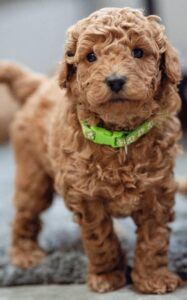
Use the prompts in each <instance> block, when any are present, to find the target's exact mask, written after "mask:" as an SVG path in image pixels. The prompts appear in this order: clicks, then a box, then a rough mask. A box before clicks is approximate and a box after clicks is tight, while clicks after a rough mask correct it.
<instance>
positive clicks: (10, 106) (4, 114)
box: [0, 84, 18, 144]
mask: <svg viewBox="0 0 187 300" xmlns="http://www.w3.org/2000/svg"><path fill="white" fill-rule="evenodd" d="M0 108H1V109H0V144H1V143H4V142H6V141H7V140H8V139H9V128H10V124H11V122H12V120H13V118H14V116H15V114H16V111H17V110H18V105H17V104H16V103H15V101H14V99H13V97H12V95H11V93H10V91H9V90H8V89H7V86H6V85H4V84H1V85H0Z"/></svg>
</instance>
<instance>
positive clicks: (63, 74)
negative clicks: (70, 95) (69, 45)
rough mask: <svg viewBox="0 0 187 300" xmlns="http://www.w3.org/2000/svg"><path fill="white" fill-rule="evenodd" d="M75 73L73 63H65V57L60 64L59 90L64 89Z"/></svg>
mask: <svg viewBox="0 0 187 300" xmlns="http://www.w3.org/2000/svg"><path fill="white" fill-rule="evenodd" d="M66 55H67V54H66ZM66 55H65V56H66ZM75 72H76V67H75V66H74V64H73V62H72V63H70V62H67V60H66V57H65V58H64V59H63V60H62V62H61V64H60V72H59V77H58V80H59V86H60V87H61V88H66V87H67V85H68V82H69V81H70V80H71V78H72V77H73V75H74V74H75Z"/></svg>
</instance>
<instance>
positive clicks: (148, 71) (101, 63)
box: [59, 8, 181, 128]
mask: <svg viewBox="0 0 187 300" xmlns="http://www.w3.org/2000/svg"><path fill="white" fill-rule="evenodd" d="M180 78H181V71H180V66H179V62H178V58H177V55H176V52H175V50H174V49H173V48H172V46H171V45H170V43H169V41H168V39H167V37H166V35H165V32H164V27H163V26H162V25H160V24H159V18H158V17H156V16H149V17H145V16H144V15H143V14H142V12H141V11H140V10H135V9H130V8H107V9H106V8H105V9H101V10H99V11H97V12H95V13H93V14H91V15H90V16H89V17H88V18H85V19H83V20H81V21H79V22H78V23H77V24H76V25H74V26H73V27H71V28H70V30H69V32H68V40H67V43H66V49H65V57H64V60H63V62H62V64H61V70H60V75H59V82H60V86H61V87H66V88H67V89H68V92H69V93H70V94H71V95H72V96H73V97H72V98H73V99H74V101H75V102H76V103H79V104H82V107H83V108H84V109H85V110H87V111H89V112H90V113H92V114H95V115H97V116H99V118H100V119H101V120H102V121H103V122H105V123H107V124H112V125H114V127H115V125H116V127H123V128H124V127H126V128H132V127H134V126H136V125H137V124H138V123H141V122H142V121H143V120H145V119H147V118H149V117H150V116H151V115H153V114H154V113H155V112H156V111H157V110H158V109H159V108H160V105H161V103H159V101H160V100H159V99H160V98H159V97H162V95H161V94H162V90H163V87H166V86H168V85H170V86H176V85H177V84H178V83H179V81H180ZM160 102H161V101H160ZM162 102H163V101H162ZM162 105H163V103H162ZM167 105H168V104H167Z"/></svg>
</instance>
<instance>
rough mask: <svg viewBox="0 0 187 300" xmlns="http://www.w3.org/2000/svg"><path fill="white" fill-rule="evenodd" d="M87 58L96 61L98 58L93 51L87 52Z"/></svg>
mask: <svg viewBox="0 0 187 300" xmlns="http://www.w3.org/2000/svg"><path fill="white" fill-rule="evenodd" d="M86 59H87V61H89V62H94V61H95V60H96V59H97V57H96V55H95V54H94V53H93V52H90V53H88V54H87V56H86Z"/></svg>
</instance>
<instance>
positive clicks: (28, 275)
mask: <svg viewBox="0 0 187 300" xmlns="http://www.w3.org/2000/svg"><path fill="white" fill-rule="evenodd" d="M0 166H1V173H0V197H1V198H0V286H11V285H23V284H42V283H43V284H44V283H59V284H60V283H61V284H62V283H84V282H85V276H86V265H87V258H86V257H85V255H84V252H83V249H82V243H81V240H80V233H79V228H78V227H77V225H76V224H74V223H73V221H72V216H71V214H70V213H69V212H68V211H67V210H66V208H65V207H64V204H63V201H62V200H61V199H56V200H55V201H54V204H53V206H52V207H51V208H50V209H49V210H48V211H47V212H45V213H44V214H43V216H42V219H43V223H44V226H43V231H42V232H41V234H40V237H39V242H40V245H41V246H42V247H43V248H44V249H45V250H46V251H47V253H48V255H47V257H46V258H45V259H44V260H43V262H42V263H41V264H40V265H38V266H37V267H35V268H32V269H29V270H27V271H23V270H20V269H18V268H15V267H14V266H12V265H11V264H10V261H9V256H8V249H9V244H10V227H11V221H12V218H13V215H14V211H13V207H12V203H11V199H12V195H13V175H14V161H13V157H12V151H11V147H10V146H1V147H0ZM185 170H187V156H183V157H182V158H179V159H178V161H177V167H176V173H177V174H180V175H185ZM176 212H177V216H176V221H175V222H174V223H173V224H172V229H173V233H172V239H171V243H170V252H169V259H170V267H171V268H172V269H173V270H175V271H176V272H177V273H179V274H180V275H181V276H182V277H183V278H184V279H187V200H186V199H184V198H182V197H177V201H176ZM115 226H116V229H117V232H119V236H120V239H121V242H122V245H123V247H124V248H125V249H127V251H128V266H129V267H128V269H127V271H128V275H129V273H130V269H131V267H132V264H133V252H134V244H135V233H134V231H135V226H134V224H133V223H132V221H131V219H127V220H122V221H115Z"/></svg>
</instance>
